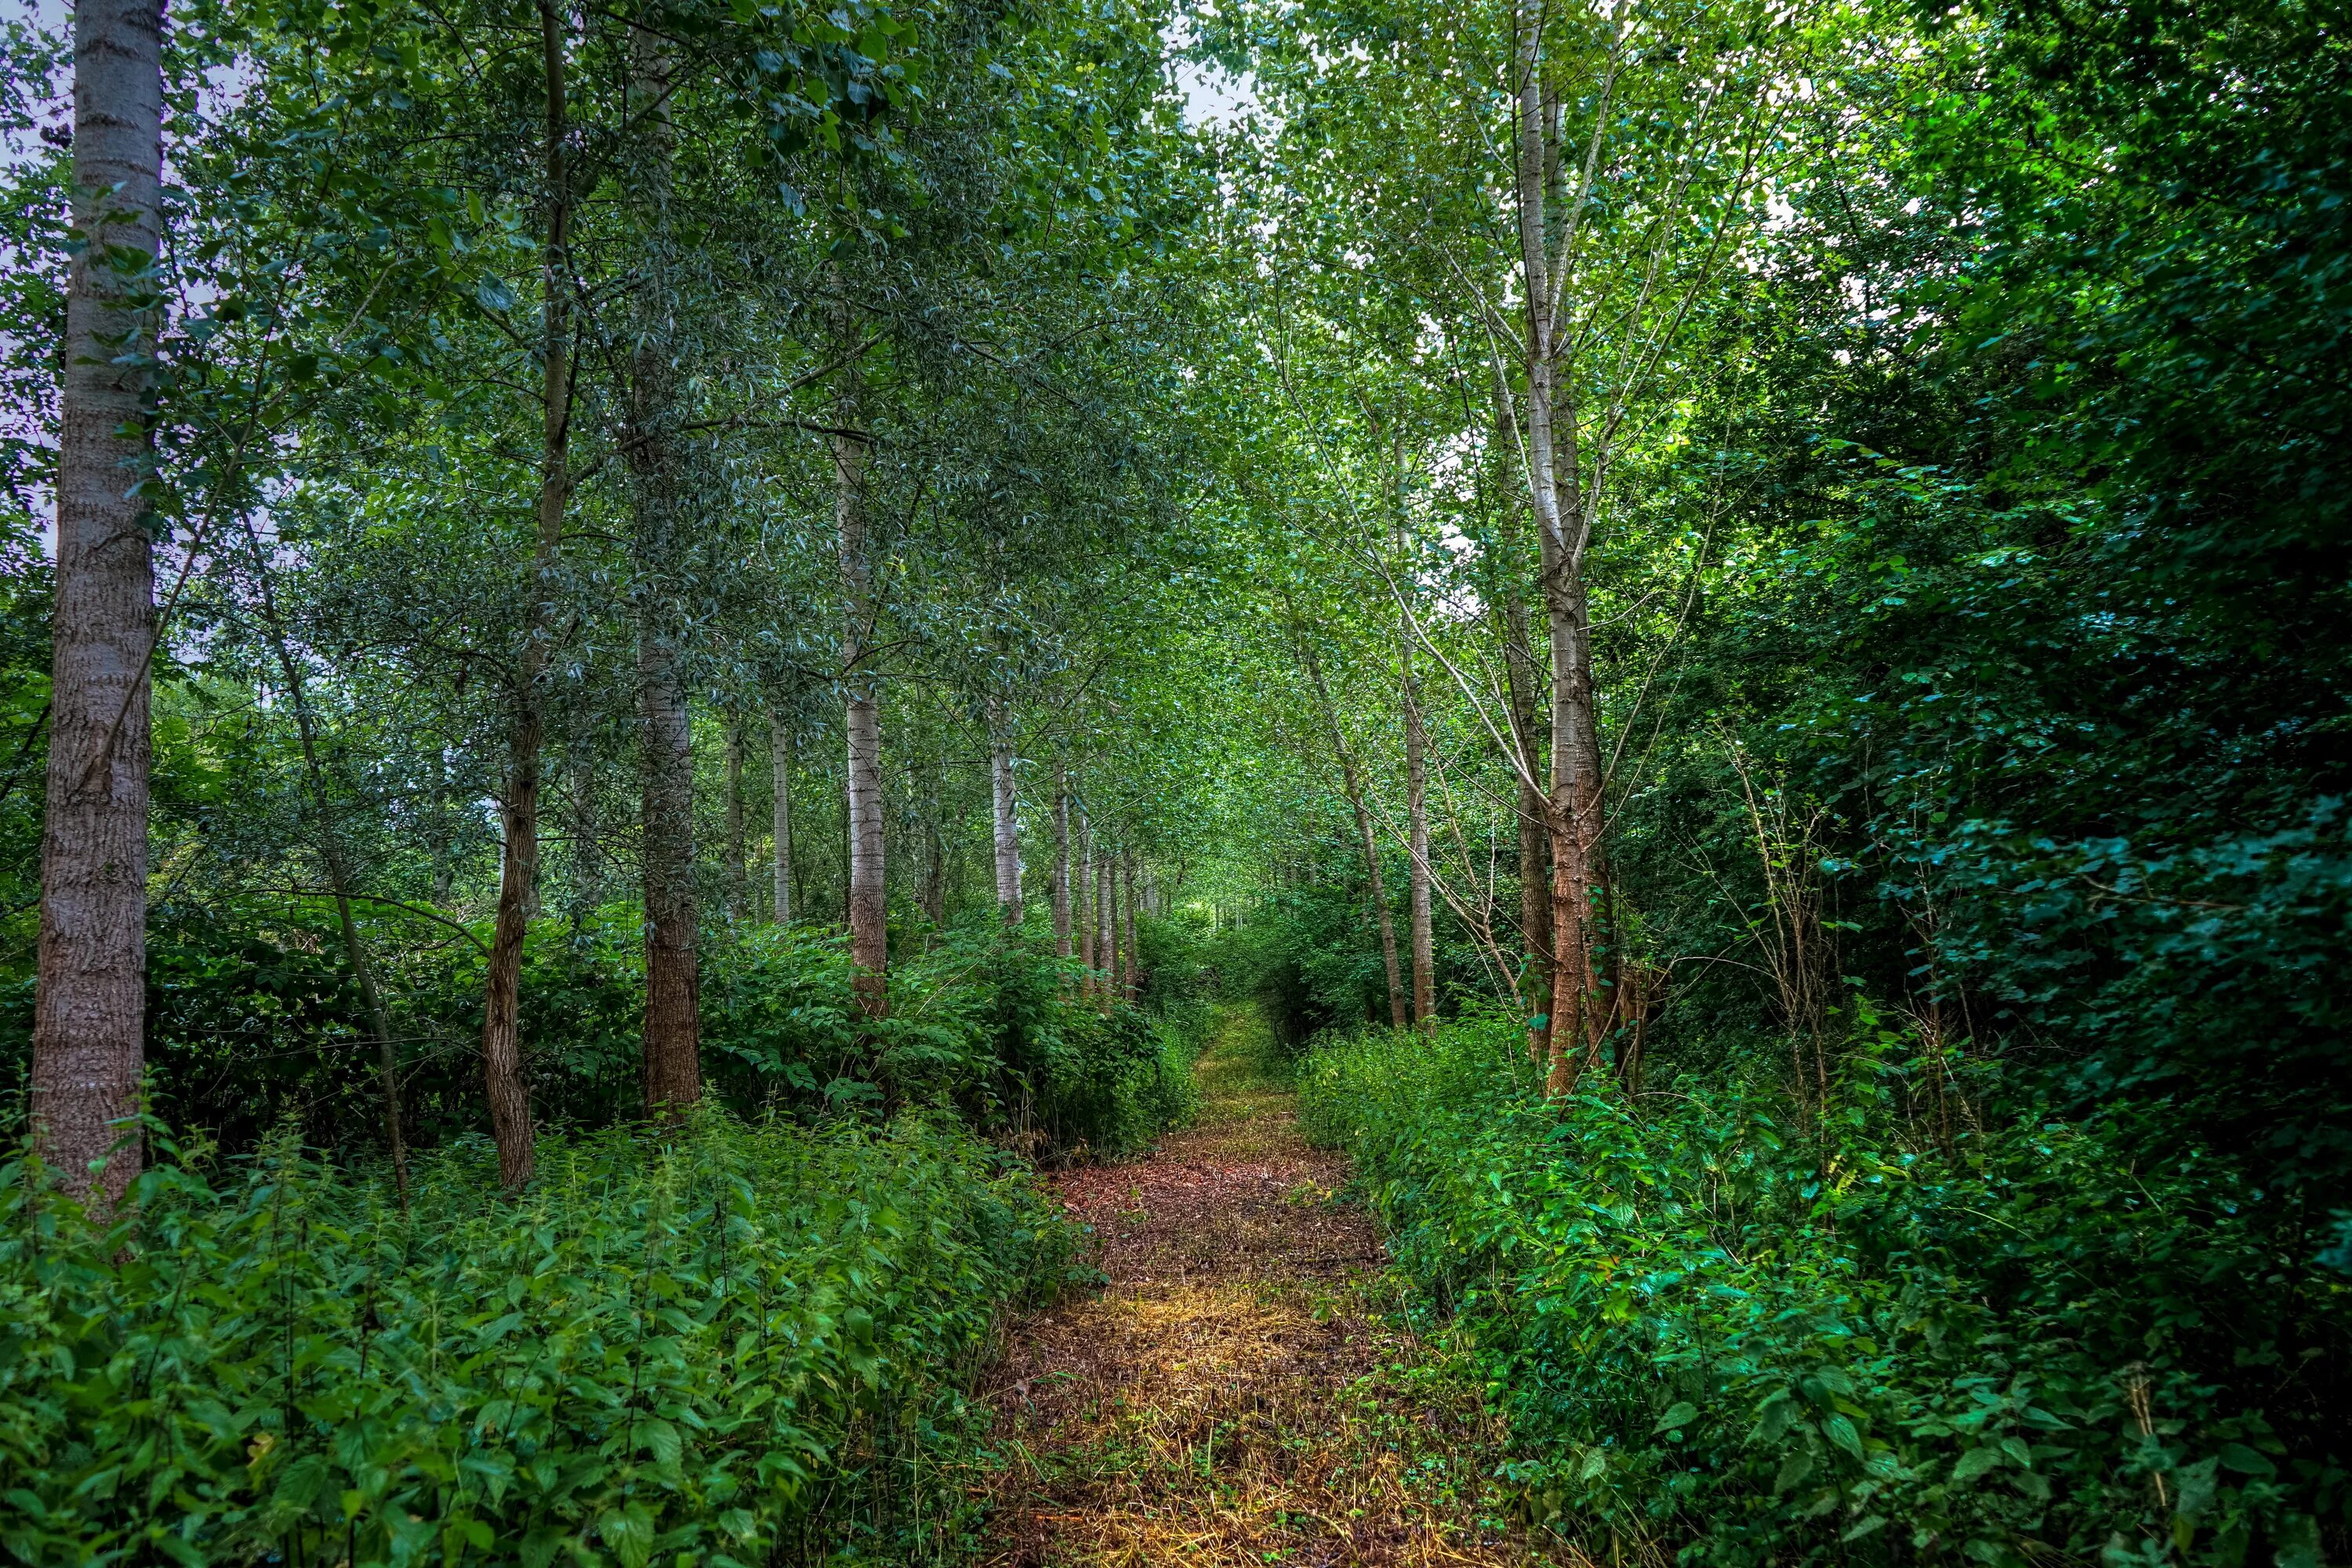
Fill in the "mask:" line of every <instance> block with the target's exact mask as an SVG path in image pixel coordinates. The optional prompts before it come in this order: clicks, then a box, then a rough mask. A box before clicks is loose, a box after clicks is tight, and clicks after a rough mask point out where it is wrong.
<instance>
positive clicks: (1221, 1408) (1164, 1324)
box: [983, 1011, 1555, 1568]
mask: <svg viewBox="0 0 2352 1568" xmlns="http://www.w3.org/2000/svg"><path fill="white" fill-rule="evenodd" d="M1270 1044H1271V1043H1270V1041H1268V1040H1267V1038H1266V1037H1265V1026H1264V1024H1263V1022H1262V1021H1260V1019H1259V1018H1258V1017H1257V1016H1256V1015H1255V1013H1252V1012H1247V1011H1236V1012H1234V1013H1233V1014H1230V1015H1228V1016H1226V1017H1225V1018H1224V1020H1223V1025H1222V1026H1221V1028H1220V1029H1219V1032H1218V1035H1217V1037H1216V1038H1215V1040H1214V1041H1213V1042H1212V1044H1211V1045H1210V1047H1209V1049H1208V1050H1207V1052H1206V1053H1205V1054H1204V1055H1203V1056H1202V1058H1201V1062H1200V1067H1199V1075H1200V1080H1201V1088H1202V1099H1203V1105H1202V1120H1201V1125H1199V1126H1198V1127H1196V1128H1194V1129H1192V1130H1191V1131H1186V1132H1182V1133H1179V1134H1176V1135H1174V1136H1171V1137H1170V1138H1168V1139H1167V1140H1166V1141H1165V1142H1163V1143H1162V1144H1161V1146H1160V1149H1159V1151H1158V1152H1155V1153H1154V1154H1153V1155H1152V1156H1151V1157H1150V1158H1149V1159H1146V1160H1142V1161H1139V1162H1137V1163H1131V1164H1124V1165H1109V1166H1097V1167H1094V1168H1090V1169H1085V1170H1078V1171H1073V1172H1069V1173H1064V1174H1063V1175H1061V1176H1059V1177H1057V1178H1056V1179H1055V1186H1056V1188H1057V1190H1058V1192H1059V1194H1060V1195H1061V1197H1062V1199H1063V1200H1064V1201H1065V1202H1066V1204H1067V1205H1069V1207H1070V1209H1071V1210H1072V1212H1073V1215H1074V1217H1076V1218H1077V1219H1080V1220H1082V1221H1084V1222H1085V1223H1086V1224H1087V1225H1089V1226H1093V1227H1094V1230H1095V1232H1096V1235H1097V1237H1098V1239H1099V1242H1100V1245H1101V1249H1102V1250H1101V1256H1100V1259H1099V1261H1100V1265H1101V1267H1102V1269H1103V1271H1104V1273H1105V1274H1106V1275H1108V1285H1107V1286H1106V1287H1105V1288H1104V1289H1103V1290H1102V1291H1101V1293H1100V1294H1099V1295H1097V1296H1096V1297H1093V1298H1091V1299H1073V1300H1066V1301H1065V1302H1063V1303H1062V1304H1060V1305H1059V1306H1057V1307H1055V1308H1054V1309H1052V1310H1047V1311H1045V1312H1041V1313H1039V1314H1037V1315H1035V1316H1034V1317H1032V1318H1029V1319H1027V1320H1025V1321H1023V1322H1021V1323H1019V1324H1017V1325H1015V1328H1014V1331H1013V1342H1012V1345H1011V1348H1010V1351H1009V1353H1008V1355H1007V1357H1006V1361H1005V1363H1004V1365H1003V1367H1002V1368H1001V1369H1000V1370H999V1372H998V1373H997V1375H996V1377H995V1378H994V1379H993V1380H992V1404H993V1405H994V1409H995V1423H996V1428H995V1439H996V1441H995V1446H996V1447H997V1449H998V1452H999V1454H1000V1456H1001V1458H1002V1459H1003V1468H1002V1469H1000V1470H999V1471H998V1472H997V1473H996V1476H995V1478H994V1480H993V1483H992V1488H991V1490H992V1494H993V1496H992V1524H991V1527H990V1532H989V1542H988V1549H987V1552H986V1553H985V1555H984V1559H983V1560H984V1561H985V1562H986V1563H990V1564H992V1565H993V1568H1078V1565H1082V1564H1083V1565H1096V1564H1104V1565H1108V1564H1136V1565H1141V1564H1161V1563H1203V1564H1209V1563H1220V1564H1222V1563H1232V1564H1241V1563H1252V1564H1258V1565H1261V1568H1262V1565H1264V1564H1266V1563H1287V1564H1297V1565H1300V1568H1338V1565H1340V1564H1351V1563H1398V1564H1405V1563H1414V1564H1418V1563H1475V1564H1496V1565H1503V1564H1522V1563H1543V1562H1550V1561H1555V1559H1553V1558H1551V1557H1548V1556H1545V1555H1543V1554H1541V1553H1540V1552H1538V1551H1537V1550H1535V1549H1534V1547H1533V1545H1532V1543H1530V1542H1528V1541H1526V1540H1525V1539H1523V1538H1522V1536H1521V1534H1520V1532H1518V1531H1516V1530H1514V1529H1513V1528H1511V1526H1510V1525H1509V1524H1508V1523H1507V1520H1506V1518H1505V1516H1504V1503H1505V1500H1504V1499H1503V1497H1502V1496H1501V1495H1500V1494H1499V1493H1498V1491H1497V1490H1496V1488H1495V1487H1494V1486H1493V1484H1492V1483H1491V1482H1490V1481H1489V1480H1488V1479H1486V1478H1487V1477H1488V1475H1489V1474H1490V1473H1491V1471H1492V1469H1493V1468H1494V1466H1495V1464H1496V1461H1497V1460H1498V1459H1499V1458H1500V1457H1501V1453H1500V1444H1501V1438H1502V1432H1501V1429H1500V1424H1499V1422H1498V1421H1497V1420H1496V1418H1495V1417H1494V1416H1493V1415H1491V1414H1490V1413H1488V1412H1487V1411H1486V1410H1485V1409H1483V1408H1482V1407H1481V1405H1480V1404H1479V1402H1478V1400H1477V1397H1476V1394H1475V1392H1474V1391H1472V1390H1470V1389H1469V1388H1467V1387H1465V1385H1464V1384H1463V1383H1462V1382H1461V1380H1460V1379H1459V1378H1458V1377H1454V1376H1452V1375H1450V1374H1449V1373H1447V1372H1446V1371H1445V1370H1444V1364H1443V1363H1442V1360H1441V1358H1440V1357H1439V1356H1438V1354H1437V1353H1436V1352H1435V1351H1434V1350H1433V1348H1432V1347H1430V1346H1428V1345H1425V1344H1423V1342H1420V1341H1419V1340H1417V1339H1416V1338H1414V1336H1413V1335H1412V1334H1411V1333H1410V1332H1408V1331H1405V1330H1403V1329H1402V1328H1400V1327H1398V1326H1396V1324H1395V1322H1394V1321H1393V1317H1394V1314H1393V1312H1392V1310H1391V1309H1392V1308H1393V1307H1394V1306H1395V1304H1396V1302H1397V1289H1398V1287H1397V1285H1396V1283H1395V1281H1394V1280H1393V1279H1391V1277H1390V1276H1389V1275H1388V1274H1387V1273H1386V1271H1385V1268H1384V1259H1383V1257H1382V1254H1381V1246H1380V1238H1379V1236H1378V1234H1377V1232H1376V1231H1375V1229H1374V1227H1373V1225H1372V1221H1371V1218H1370V1215H1367V1214H1366V1213H1365V1212H1364V1211H1363V1210H1362V1208H1361V1207H1360V1206H1359V1205H1355V1204H1353V1203H1342V1202H1339V1201H1336V1200H1335V1199H1334V1196H1333V1194H1334V1192H1335V1190H1336V1189H1337V1188H1339V1186H1340V1185H1341V1184H1343V1183H1344V1182H1345V1181H1346V1179H1347V1167H1346V1163H1345V1161H1343V1160H1341V1159H1340V1158H1339V1157H1337V1156H1334V1155H1331V1154H1328V1153H1325V1152H1320V1151H1318V1150H1315V1149H1311V1148H1309V1147H1307V1142H1306V1141H1305V1140H1304V1139H1303V1138H1302V1137H1301V1136H1300V1134H1299V1131H1298V1126H1297V1118H1296V1116H1295V1115H1294V1113H1293V1110H1292V1097H1291V1095H1290V1094H1289V1093H1288V1092H1287V1091H1286V1089H1283V1088H1282V1086H1281V1085H1280V1084H1279V1083H1278V1082H1276V1080H1275V1079H1273V1078H1272V1077H1271V1076H1270V1075H1269V1074H1268V1072H1267V1071H1266V1069H1265V1058H1266V1057H1267V1055H1268V1054H1269V1051H1270Z"/></svg>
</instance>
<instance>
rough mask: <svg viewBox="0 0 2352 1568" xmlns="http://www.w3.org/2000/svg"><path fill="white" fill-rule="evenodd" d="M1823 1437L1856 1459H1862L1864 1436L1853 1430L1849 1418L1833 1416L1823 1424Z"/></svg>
mask: <svg viewBox="0 0 2352 1568" xmlns="http://www.w3.org/2000/svg"><path fill="white" fill-rule="evenodd" d="M1822 1436H1824V1437H1827V1438H1828V1439H1829V1440H1830V1441H1831V1442H1832V1443H1834V1444H1836V1445H1837V1446H1838V1447H1841V1448H1843V1449H1844V1450H1845V1451H1846V1452H1847V1453H1849V1454H1851V1455H1853V1457H1854V1458H1857V1459H1859V1458H1862V1434H1861V1433H1859V1432H1857V1431H1855V1430H1854V1429H1853V1422H1852V1421H1851V1420H1849V1419H1848V1418H1847V1417H1845V1416H1843V1415H1832V1416H1831V1417H1830V1418H1829V1419H1828V1420H1826V1421H1824V1422H1822Z"/></svg>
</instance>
